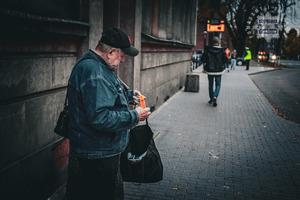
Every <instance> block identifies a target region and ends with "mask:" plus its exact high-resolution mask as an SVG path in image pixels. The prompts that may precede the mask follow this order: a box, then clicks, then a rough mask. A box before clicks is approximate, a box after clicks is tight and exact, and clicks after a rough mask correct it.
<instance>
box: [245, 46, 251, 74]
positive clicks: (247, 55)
mask: <svg viewBox="0 0 300 200" xmlns="http://www.w3.org/2000/svg"><path fill="white" fill-rule="evenodd" d="M245 49H246V53H245V57H244V60H245V62H246V70H249V65H250V60H251V58H252V56H251V51H250V49H249V48H248V47H246V48H245Z"/></svg>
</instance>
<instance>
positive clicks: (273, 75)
mask: <svg viewBox="0 0 300 200" xmlns="http://www.w3.org/2000/svg"><path fill="white" fill-rule="evenodd" d="M281 64H283V65H286V66H287V67H288V68H283V69H280V70H274V71H269V72H265V73H259V74H253V75H250V78H251V79H252V80H253V82H254V83H255V84H256V85H257V87H258V88H259V89H260V90H261V91H262V93H263V94H264V95H265V96H266V98H267V99H268V100H269V101H270V102H271V104H272V105H273V106H274V107H275V108H277V109H278V114H279V115H281V116H282V117H284V118H287V119H289V120H291V121H294V122H296V123H300V81H299V77H300V61H286V60H284V61H281Z"/></svg>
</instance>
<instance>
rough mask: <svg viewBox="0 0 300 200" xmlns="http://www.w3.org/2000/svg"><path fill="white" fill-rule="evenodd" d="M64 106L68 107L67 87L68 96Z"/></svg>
mask: <svg viewBox="0 0 300 200" xmlns="http://www.w3.org/2000/svg"><path fill="white" fill-rule="evenodd" d="M64 106H65V107H66V106H68V86H67V94H66V99H65V104H64Z"/></svg>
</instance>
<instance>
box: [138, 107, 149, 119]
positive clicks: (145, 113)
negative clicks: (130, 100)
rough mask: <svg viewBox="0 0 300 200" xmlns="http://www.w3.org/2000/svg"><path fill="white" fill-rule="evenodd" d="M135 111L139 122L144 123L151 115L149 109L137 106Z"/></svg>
mask: <svg viewBox="0 0 300 200" xmlns="http://www.w3.org/2000/svg"><path fill="white" fill-rule="evenodd" d="M135 110H136V111H137V113H138V114H139V121H144V120H145V119H147V118H148V117H149V116H150V115H151V112H150V108H142V107H140V106H138V107H136V109H135Z"/></svg>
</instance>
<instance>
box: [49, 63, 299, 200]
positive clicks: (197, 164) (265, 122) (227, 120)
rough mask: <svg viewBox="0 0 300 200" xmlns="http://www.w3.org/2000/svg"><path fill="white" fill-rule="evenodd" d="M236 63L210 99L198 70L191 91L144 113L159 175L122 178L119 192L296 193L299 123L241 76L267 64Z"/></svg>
mask: <svg viewBox="0 0 300 200" xmlns="http://www.w3.org/2000/svg"><path fill="white" fill-rule="evenodd" d="M251 64H253V65H255V66H257V64H256V63H255V62H253V61H251ZM244 69H245V67H237V69H236V70H235V71H231V72H230V73H227V72H226V73H225V74H224V75H223V76H222V87H221V92H220V96H219V99H218V106H217V107H212V105H210V104H208V103H207V102H208V100H209V98H208V83H207V75H205V74H200V92H199V93H191V92H184V91H183V90H181V91H179V92H178V93H177V94H176V95H174V96H173V97H171V98H170V99H169V100H168V101H167V102H166V103H165V104H163V105H162V106H161V107H159V109H158V110H156V111H155V112H154V113H153V114H152V115H151V117H150V119H149V124H150V127H151V128H152V130H153V131H154V132H155V133H156V139H155V142H156V146H157V148H158V150H159V152H160V154H161V157H162V161H163V164H164V180H162V181H160V182H159V183H154V184H141V185H140V186H136V185H133V184H132V183H124V189H125V200H131V199H134V200H183V199H188V200H203V199H217V200H219V199H221V200H222V199H225V200H227V199H228V200H232V199H246V200H248V199H255V200H257V199H259V200H260V199H263V200H265V199H267V200H269V199H270V200H276V199H278V200H283V199H284V200H296V199H300V125H299V124H296V123H294V122H291V121H287V120H285V119H282V118H280V117H279V116H278V115H277V113H276V112H275V110H274V109H273V107H272V106H271V105H270V104H269V102H268V100H267V99H266V98H265V97H264V96H263V94H262V93H261V92H260V91H259V89H258V88H257V87H256V86H255V84H254V83H253V82H252V81H251V80H250V78H249V76H248V73H254V72H261V71H264V70H268V69H267V68H263V67H253V66H252V67H250V71H245V70H244ZM197 70H198V71H199V70H201V68H198V69H197ZM63 194H64V188H62V189H61V190H60V191H59V192H57V193H56V194H54V195H53V196H52V197H51V198H49V199H51V200H62V195H63Z"/></svg>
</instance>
